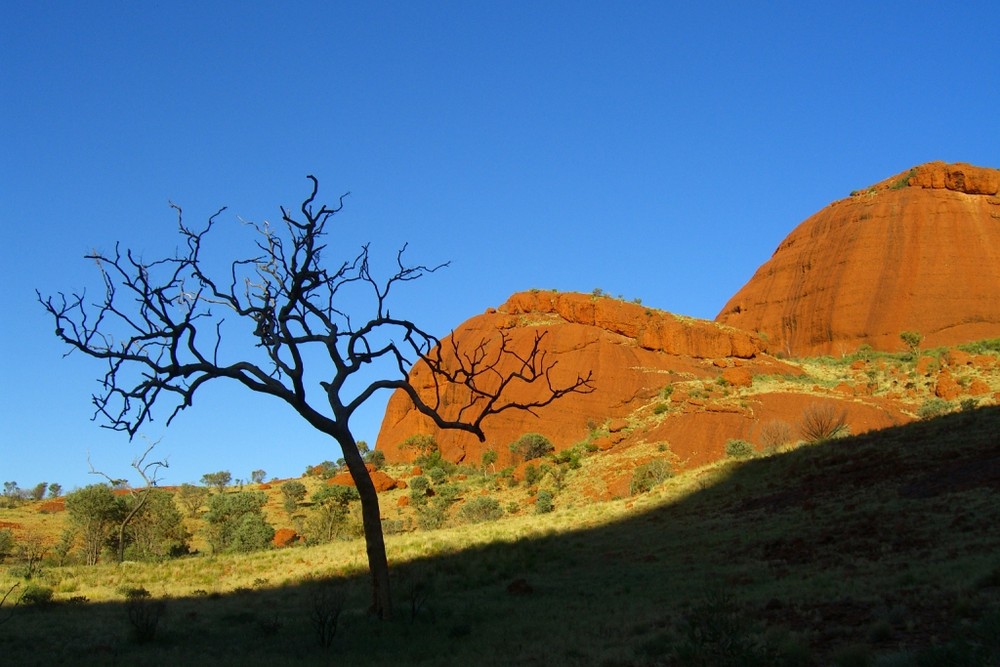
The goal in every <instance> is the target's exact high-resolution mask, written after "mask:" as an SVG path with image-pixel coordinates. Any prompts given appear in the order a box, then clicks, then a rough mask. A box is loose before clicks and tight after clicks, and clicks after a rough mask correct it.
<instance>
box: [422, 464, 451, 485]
mask: <svg viewBox="0 0 1000 667" xmlns="http://www.w3.org/2000/svg"><path fill="white" fill-rule="evenodd" d="M427 476H428V477H430V478H431V482H433V483H434V484H442V483H444V481H445V480H446V479H448V473H446V472H445V471H444V469H443V468H441V467H440V466H434V467H433V468H431V469H429V470H428V471H427Z"/></svg>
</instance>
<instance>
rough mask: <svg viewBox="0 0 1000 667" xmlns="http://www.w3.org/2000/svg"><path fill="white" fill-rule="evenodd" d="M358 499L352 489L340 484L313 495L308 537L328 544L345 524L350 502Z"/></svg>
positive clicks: (327, 487) (332, 485)
mask: <svg viewBox="0 0 1000 667" xmlns="http://www.w3.org/2000/svg"><path fill="white" fill-rule="evenodd" d="M358 499H359V496H358V492H357V490H356V489H355V488H354V487H351V486H344V485H342V484H331V485H329V486H324V487H323V488H322V489H320V490H319V491H317V492H316V493H314V494H313V495H312V501H313V505H314V509H313V516H312V520H311V521H310V522H309V527H310V536H311V537H313V538H314V539H315V540H316V541H318V542H329V541H331V540H333V539H334V538H335V537H337V536H338V535H340V534H341V533H342V532H343V529H344V526H345V525H346V523H347V517H348V514H349V512H350V507H351V502H353V501H355V500H358Z"/></svg>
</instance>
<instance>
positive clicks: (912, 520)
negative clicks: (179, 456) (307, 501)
mask: <svg viewBox="0 0 1000 667" xmlns="http://www.w3.org/2000/svg"><path fill="white" fill-rule="evenodd" d="M517 492H518V493H525V492H524V491H517ZM998 493H1000V408H998V407H982V408H979V409H976V410H966V411H962V412H958V413H954V414H949V415H945V416H942V417H938V418H935V419H930V420H925V421H919V422H914V423H911V424H907V425H904V426H900V427H896V428H892V429H888V430H884V431H880V432H876V433H869V434H865V435H862V436H855V437H850V438H844V439H839V440H833V441H829V442H826V443H823V444H817V445H812V446H805V447H798V448H795V449H791V450H789V451H783V452H778V453H774V454H771V455H767V456H761V457H758V458H754V459H751V460H747V461H725V462H720V463H717V464H713V465H711V466H707V467H704V468H699V469H695V470H690V471H687V472H685V473H683V474H681V475H678V476H676V477H673V478H672V479H669V480H667V481H666V482H664V483H662V484H660V485H659V486H657V487H655V488H654V489H653V490H652V491H650V492H648V493H645V494H642V495H639V496H635V497H631V498H623V499H619V500H613V501H610V502H606V503H587V502H583V500H582V497H581V500H580V501H579V502H568V501H567V502H565V503H559V502H557V508H556V510H555V511H554V512H551V513H548V514H534V513H533V512H529V511H526V510H525V511H520V512H518V513H516V514H514V515H512V516H506V517H504V518H502V519H500V520H497V521H493V522H487V523H479V524H469V525H462V526H456V527H452V528H445V529H441V530H432V531H416V532H407V533H403V534H397V535H390V536H389V537H388V548H389V557H390V562H391V564H392V567H393V572H394V582H395V584H394V585H395V590H394V595H395V601H396V606H397V614H396V617H395V618H394V619H393V620H392V621H388V622H378V621H375V620H373V619H371V618H370V617H369V616H368V615H367V614H366V606H367V600H368V591H367V580H366V577H365V573H364V569H365V565H364V549H363V545H362V543H361V542H359V541H349V542H337V543H332V544H328V545H321V546H315V547H296V548H290V549H283V550H273V551H266V552H262V553H258V554H253V555H246V556H237V555H219V556H210V557H209V556H201V557H189V558H182V559H178V560H173V561H168V562H165V563H160V564H155V563H149V564H146V563H135V564H127V565H125V566H116V565H111V564H108V565H98V566H96V567H91V568H87V567H83V566H72V567H63V568H58V567H52V566H47V567H45V568H44V569H43V572H42V573H41V574H40V575H38V576H36V578H35V581H36V582H40V583H43V584H45V585H48V586H51V587H52V588H54V590H55V600H56V601H55V602H52V603H49V604H38V605H29V604H21V605H18V606H16V607H11V604H10V600H11V599H13V597H16V593H17V591H15V595H14V596H12V597H11V598H8V602H7V604H6V605H5V606H4V607H3V608H2V609H0V655H3V656H4V660H5V661H6V662H9V664H43V663H44V664H47V665H48V664H53V663H56V664H58V663H66V664H130V665H133V664H134V665H138V664H151V665H155V664H176V663H178V662H186V663H188V664H211V665H220V664H221V665H226V664H233V665H236V664H240V665H243V664H265V663H266V664H297V665H298V664H331V663H340V664H350V665H365V664H371V665H384V664H421V665H436V664H442V665H466V664H476V665H510V664H524V665H532V664H538V665H623V666H624V665H673V664H677V665H726V664H731V665H752V664H760V665H772V664H788V665H825V664H836V665H845V666H846V665H866V664H881V665H909V664H913V665H917V664H920V665H924V664H941V665H945V664H947V665H962V664H982V665H987V664H998V663H1000V640H998V637H1000V495H998ZM385 502H386V501H385V500H384V501H383V503H385ZM386 513H388V512H386ZM0 518H2V517H0ZM14 583H15V580H14V579H13V578H12V577H11V576H10V575H9V574H8V573H0V587H2V591H3V592H5V591H6V590H7V589H8V588H9V587H10V586H11V585H13V584H14ZM21 585H22V586H23V585H25V584H24V583H23V582H21ZM140 588H141V589H145V590H146V591H148V592H149V593H150V594H151V597H150V598H148V599H147V598H142V597H138V598H137V597H135V594H134V593H132V596H133V598H134V599H132V600H131V601H128V600H127V599H126V597H127V596H128V595H129V591H135V590H136V589H140ZM84 598H85V599H84ZM161 605H162V606H161ZM161 611H162V616H161V617H160V616H159V615H160V613H161ZM338 611H339V616H337V617H336V618H337V632H336V636H335V637H333V640H332V642H331V645H330V646H329V647H328V648H324V647H322V646H320V642H319V641H317V632H316V628H315V626H314V623H313V620H315V617H316V616H317V614H319V615H320V616H321V617H323V616H325V617H326V618H328V619H329V618H330V617H331V616H333V615H334V614H336V613H338ZM130 614H131V620H130ZM152 617H159V623H158V625H157V626H156V632H155V636H154V637H153V638H152V639H151V640H150V641H148V642H145V643H142V642H139V641H138V638H137V636H136V634H135V626H136V625H139V626H140V627H141V626H142V622H143V619H147V620H148V619H150V618H152ZM327 627H329V626H327Z"/></svg>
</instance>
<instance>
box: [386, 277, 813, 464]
mask: <svg viewBox="0 0 1000 667" xmlns="http://www.w3.org/2000/svg"><path fill="white" fill-rule="evenodd" d="M500 330H503V331H504V332H505V333H506V334H507V335H508V336H509V338H510V342H511V345H512V346H513V348H514V349H515V350H517V351H519V352H524V351H525V350H526V349H527V348H529V347H530V345H531V344H532V343H533V342H534V339H535V335H536V333H538V332H539V331H544V332H545V337H544V338H543V339H542V349H543V351H544V352H545V353H546V354H547V355H549V356H548V359H549V360H552V361H555V362H556V366H555V369H554V371H553V375H554V379H555V381H556V382H557V383H560V382H562V383H569V382H570V381H572V379H573V378H575V377H576V375H577V373H586V372H588V371H593V384H594V388H595V389H594V391H593V392H592V393H589V394H571V395H569V396H566V397H564V398H562V399H560V400H559V401H556V402H555V403H553V404H551V405H548V406H546V407H544V408H541V409H539V410H537V411H536V414H531V413H528V412H515V411H510V412H505V413H502V414H500V415H496V416H493V417H490V418H488V419H487V420H486V421H484V423H483V430H484V432H485V433H486V435H487V442H486V443H485V444H484V443H480V442H479V441H478V440H477V439H476V438H475V437H474V436H472V435H470V434H467V433H463V432H458V431H443V432H442V431H440V430H439V429H437V428H436V427H434V425H433V424H432V423H431V421H430V420H429V419H427V418H426V417H424V416H423V415H421V414H419V413H418V412H416V411H415V410H414V409H413V407H412V403H411V402H410V400H409V398H408V397H407V396H406V395H405V394H404V393H402V392H397V393H395V394H394V395H393V396H392V397H391V398H390V400H389V404H388V407H387V409H386V414H385V418H384V419H383V422H382V428H381V431H380V432H379V436H378V441H377V444H376V446H377V448H378V449H379V450H381V451H383V452H385V455H386V458H387V460H389V461H393V462H398V461H409V460H412V458H413V456H414V452H413V451H406V450H401V449H400V448H399V445H400V444H401V443H402V442H403V441H404V440H405V439H406V438H407V437H409V436H411V435H414V434H419V433H425V434H432V435H434V436H435V438H436V440H437V442H438V446H439V448H440V449H441V452H442V454H443V456H444V457H445V458H446V459H448V460H450V461H456V462H457V461H466V462H470V463H473V464H478V463H479V461H480V457H481V456H482V453H483V451H484V450H485V449H486V448H492V449H494V450H496V452H497V454H498V456H499V461H498V465H499V466H505V465H509V464H511V463H512V462H513V460H512V456H511V454H510V451H509V449H508V445H509V444H510V443H511V442H513V441H514V440H515V439H517V438H518V437H520V436H521V435H523V434H524V433H529V432H538V433H541V434H543V435H545V436H546V437H548V438H549V439H550V440H551V441H552V443H553V444H554V445H555V447H556V449H557V450H560V449H563V448H565V447H568V446H571V445H573V444H575V443H577V442H579V441H580V440H582V439H584V438H585V437H586V436H587V434H588V432H589V431H590V430H591V429H592V428H593V427H594V426H600V425H602V424H604V423H605V422H606V421H607V420H609V419H610V420H614V419H616V418H623V417H627V416H629V415H631V414H632V412H633V411H634V410H636V409H637V408H638V407H640V406H642V405H645V404H647V403H648V402H649V401H650V400H651V399H653V398H655V397H656V396H657V394H658V393H659V392H660V391H662V390H663V388H664V387H665V386H666V385H668V384H671V383H673V382H676V381H678V380H681V379H691V378H709V379H712V378H715V377H717V376H718V375H719V374H720V368H719V366H718V365H716V364H714V363H713V360H717V359H720V358H729V359H730V360H731V361H730V362H727V363H724V364H721V365H722V366H723V367H726V366H729V365H733V364H734V360H736V359H739V360H742V366H741V369H740V372H739V373H737V374H735V375H734V377H737V376H738V378H739V380H740V381H741V382H745V381H746V378H747V377H749V376H751V375H753V374H755V373H761V372H765V373H774V372H795V371H794V369H788V368H784V365H783V364H781V363H780V362H777V361H776V360H774V359H772V358H770V357H767V356H762V355H761V343H760V341H759V339H758V338H757V337H756V336H754V335H752V334H750V333H747V332H745V331H740V330H737V329H733V328H731V327H727V326H722V325H719V324H716V323H714V322H709V321H705V320H696V319H693V318H686V317H678V316H675V315H671V314H670V313H665V312H662V311H657V310H653V309H650V308H645V307H643V306H641V305H638V304H634V303H625V302H622V301H618V300H616V299H612V298H607V297H594V296H591V295H584V294H560V293H555V292H542V291H533V292H526V293H521V294H515V295H514V296H512V297H511V298H510V299H509V300H508V301H507V303H505V304H504V305H503V306H501V307H500V308H498V309H496V310H490V311H488V312H486V313H485V314H483V315H478V316H476V317H473V318H472V319H470V320H468V321H467V322H465V323H464V324H462V325H461V326H460V327H458V329H456V330H455V338H456V340H457V341H458V344H459V346H460V347H464V348H467V349H471V348H472V347H474V346H475V345H478V344H479V343H480V342H481V341H483V340H487V341H492V342H494V343H495V342H496V341H497V340H498V339H499V333H498V332H499V331H500ZM731 374H732V373H731ZM410 379H411V381H412V382H413V384H414V386H415V387H416V388H417V390H418V391H420V392H422V393H423V395H425V396H432V395H433V385H432V383H431V382H430V378H429V374H428V373H427V370H426V368H421V367H419V366H418V367H417V368H416V369H414V371H413V372H412V373H411V375H410ZM541 390H543V388H542V387H527V386H525V387H522V388H521V391H523V392H525V394H524V396H522V397H520V398H522V399H523V398H525V397H529V396H533V395H534V394H533V392H537V391H541ZM514 398H518V397H514ZM464 403H465V395H464V393H463V391H462V390H461V388H460V387H454V386H450V387H447V388H446V390H445V392H444V404H445V405H446V406H448V407H446V408H445V416H446V417H450V418H453V417H455V416H456V414H457V409H458V407H459V406H461V405H463V404H464ZM620 430H621V429H619V431H620ZM623 439H624V434H619V433H613V434H612V435H611V437H610V441H609V446H613V445H614V444H617V443H618V442H621V441H622V440H623Z"/></svg>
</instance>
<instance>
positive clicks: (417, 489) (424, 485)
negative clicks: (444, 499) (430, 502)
mask: <svg viewBox="0 0 1000 667" xmlns="http://www.w3.org/2000/svg"><path fill="white" fill-rule="evenodd" d="M430 488H431V483H430V481H429V480H428V479H427V478H426V477H424V476H423V475H417V476H416V477H414V478H412V479H410V500H412V501H413V502H414V503H416V504H418V505H423V504H425V503H426V502H427V492H428V491H429V490H430Z"/></svg>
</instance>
